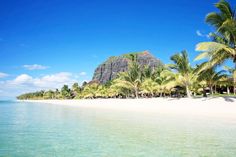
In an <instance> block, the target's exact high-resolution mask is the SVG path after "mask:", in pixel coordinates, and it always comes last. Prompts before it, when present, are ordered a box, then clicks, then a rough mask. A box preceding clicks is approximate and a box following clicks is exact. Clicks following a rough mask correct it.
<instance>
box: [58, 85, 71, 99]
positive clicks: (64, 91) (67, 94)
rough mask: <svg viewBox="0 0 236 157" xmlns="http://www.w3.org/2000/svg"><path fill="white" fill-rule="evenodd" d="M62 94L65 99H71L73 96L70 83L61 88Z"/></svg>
mask: <svg viewBox="0 0 236 157" xmlns="http://www.w3.org/2000/svg"><path fill="white" fill-rule="evenodd" d="M61 95H62V98H64V99H70V98H71V97H72V94H71V90H70V88H69V87H68V85H64V86H63V87H62V88H61Z"/></svg>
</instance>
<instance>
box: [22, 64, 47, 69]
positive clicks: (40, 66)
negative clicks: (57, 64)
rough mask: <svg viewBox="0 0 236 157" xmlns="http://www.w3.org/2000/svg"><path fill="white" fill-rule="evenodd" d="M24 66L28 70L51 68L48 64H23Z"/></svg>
mask: <svg viewBox="0 0 236 157" xmlns="http://www.w3.org/2000/svg"><path fill="white" fill-rule="evenodd" d="M23 67H24V68H25V69H27V70H45V69H48V68H49V67H48V66H43V65H39V64H32V65H23Z"/></svg>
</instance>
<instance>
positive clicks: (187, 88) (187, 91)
mask: <svg viewBox="0 0 236 157" xmlns="http://www.w3.org/2000/svg"><path fill="white" fill-rule="evenodd" d="M186 93H187V97H188V98H191V93H190V90H189V87H188V86H186Z"/></svg>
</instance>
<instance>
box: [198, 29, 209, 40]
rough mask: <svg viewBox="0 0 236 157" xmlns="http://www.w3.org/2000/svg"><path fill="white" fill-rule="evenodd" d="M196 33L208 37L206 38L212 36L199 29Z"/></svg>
mask: <svg viewBox="0 0 236 157" xmlns="http://www.w3.org/2000/svg"><path fill="white" fill-rule="evenodd" d="M196 34H197V36H199V37H206V38H208V39H209V38H210V35H209V34H203V33H202V32H201V31H200V30H197V31H196Z"/></svg>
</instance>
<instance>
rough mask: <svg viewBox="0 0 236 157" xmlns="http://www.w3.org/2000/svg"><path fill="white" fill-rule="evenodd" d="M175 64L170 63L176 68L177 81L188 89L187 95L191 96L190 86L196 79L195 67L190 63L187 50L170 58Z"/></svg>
mask: <svg viewBox="0 0 236 157" xmlns="http://www.w3.org/2000/svg"><path fill="white" fill-rule="evenodd" d="M170 59H171V60H172V61H173V62H174V64H170V65H169V67H170V68H171V69H174V70H176V71H177V72H178V73H176V81H177V83H178V84H179V85H180V86H184V87H185V89H186V94H187V97H191V92H190V86H191V84H192V82H193V80H194V77H195V75H194V73H193V68H192V67H191V65H190V62H189V58H188V53H187V51H185V50H184V51H182V52H181V53H177V54H175V55H173V56H171V58H170Z"/></svg>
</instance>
